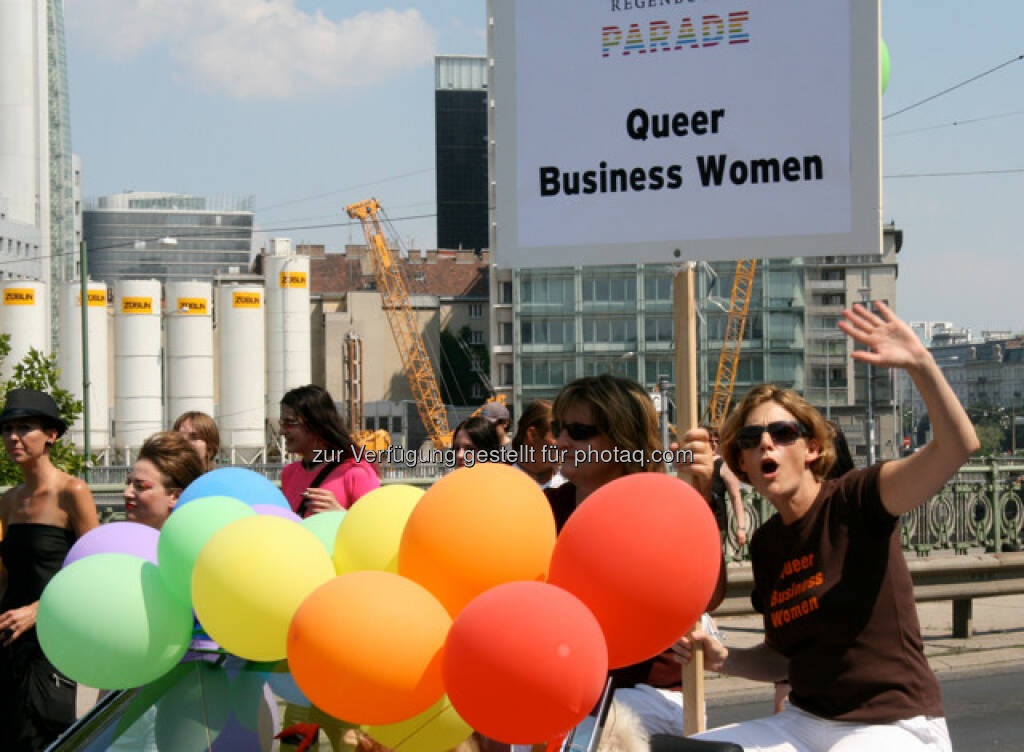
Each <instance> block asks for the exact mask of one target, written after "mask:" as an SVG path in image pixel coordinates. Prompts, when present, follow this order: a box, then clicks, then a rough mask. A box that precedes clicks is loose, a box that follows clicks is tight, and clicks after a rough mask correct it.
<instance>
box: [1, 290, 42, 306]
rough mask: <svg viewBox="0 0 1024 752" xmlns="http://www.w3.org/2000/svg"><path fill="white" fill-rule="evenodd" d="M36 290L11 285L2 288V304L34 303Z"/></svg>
mask: <svg viewBox="0 0 1024 752" xmlns="http://www.w3.org/2000/svg"><path fill="white" fill-rule="evenodd" d="M35 304H36V291H35V290H33V289H32V288H31V287H28V288H24V287H12V288H9V289H7V290H4V305H35Z"/></svg>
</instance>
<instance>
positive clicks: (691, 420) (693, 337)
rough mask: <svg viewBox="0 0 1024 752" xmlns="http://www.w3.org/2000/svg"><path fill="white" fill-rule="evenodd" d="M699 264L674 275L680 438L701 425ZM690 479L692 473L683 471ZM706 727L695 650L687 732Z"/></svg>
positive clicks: (686, 683)
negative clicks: (698, 353) (697, 285)
mask: <svg viewBox="0 0 1024 752" xmlns="http://www.w3.org/2000/svg"><path fill="white" fill-rule="evenodd" d="M696 277H697V272H696V264H695V263H693V262H692V261H691V262H688V263H687V264H686V266H685V267H684V268H683V269H682V270H681V271H679V272H678V273H677V274H675V275H674V276H673V279H672V298H673V308H674V321H673V326H674V330H675V333H676V362H675V376H676V378H675V381H676V429H677V433H678V435H679V437H680V439H681V438H682V437H683V435H684V434H685V433H686V432H687V431H689V430H690V429H692V428H696V427H697V421H698V415H697V303H696V293H695V287H696V285H695V282H696ZM680 477H683V478H686V479H688V474H687V473H684V472H680ZM704 729H705V721H704V653H703V651H701V650H696V651H694V655H693V660H692V661H690V662H689V663H688V664H687V665H685V666H683V733H684V734H686V736H690V735H692V734H696V733H699V732H701V731H703V730H704Z"/></svg>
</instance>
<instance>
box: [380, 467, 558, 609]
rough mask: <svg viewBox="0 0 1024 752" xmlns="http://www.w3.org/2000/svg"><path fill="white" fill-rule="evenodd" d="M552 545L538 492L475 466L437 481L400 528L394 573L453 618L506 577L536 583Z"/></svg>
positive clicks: (509, 472)
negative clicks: (415, 585) (421, 588)
mask: <svg viewBox="0 0 1024 752" xmlns="http://www.w3.org/2000/svg"><path fill="white" fill-rule="evenodd" d="M554 545H555V520H554V517H553V515H552V514H551V507H550V505H549V504H548V500H547V498H546V497H545V496H544V492H543V491H541V490H540V486H538V485H537V483H536V482H535V481H534V480H533V479H532V478H530V476H528V475H527V474H526V473H524V472H523V471H522V470H519V469H517V468H514V467H511V466H509V465H500V464H496V463H486V464H477V465H474V466H473V467H469V468H459V469H458V470H456V471H454V472H452V473H450V474H448V475H446V476H445V477H444V478H442V479H441V480H439V481H438V482H437V483H435V484H434V485H433V486H431V487H430V489H428V490H427V492H426V493H425V494H424V495H423V498H421V499H420V502H419V504H417V505H416V508H415V509H414V510H413V512H412V515H411V516H410V517H409V521H408V522H407V523H406V526H405V532H404V533H403V535H402V544H401V546H400V548H399V552H398V573H399V574H401V575H403V576H404V577H408V578H409V579H411V580H415V581H416V582H418V583H420V584H421V585H423V586H424V587H425V588H427V590H429V591H430V592H431V593H433V594H434V595H435V596H436V597H437V599H438V600H439V601H441V603H443V604H444V607H445V608H447V609H448V613H449V614H451V615H452V616H455V615H456V614H458V613H459V611H461V610H462V609H463V607H465V605H466V604H467V603H469V602H470V601H471V600H472V599H473V598H475V597H476V596H477V595H479V594H480V593H482V592H484V591H485V590H488V589H490V588H492V587H494V586H495V585H500V584H502V583H505V582H512V581H514V580H543V579H544V577H545V575H546V574H547V570H548V564H549V562H550V561H551V551H552V549H553V548H554Z"/></svg>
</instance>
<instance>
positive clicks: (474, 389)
mask: <svg viewBox="0 0 1024 752" xmlns="http://www.w3.org/2000/svg"><path fill="white" fill-rule="evenodd" d="M469 394H470V396H471V397H472V398H473V399H481V398H482V397H483V396H484V388H483V387H482V386H480V382H479V381H474V382H473V386H471V387H470V388H469Z"/></svg>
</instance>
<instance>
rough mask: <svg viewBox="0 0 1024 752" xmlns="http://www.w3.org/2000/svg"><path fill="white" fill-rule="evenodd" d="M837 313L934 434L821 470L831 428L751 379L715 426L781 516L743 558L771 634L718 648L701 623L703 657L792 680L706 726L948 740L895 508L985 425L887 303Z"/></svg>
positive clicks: (892, 745)
mask: <svg viewBox="0 0 1024 752" xmlns="http://www.w3.org/2000/svg"><path fill="white" fill-rule="evenodd" d="M875 307H876V310H875V311H871V310H868V309H867V308H865V307H864V306H861V305H859V304H858V305H855V306H853V308H852V310H848V311H845V312H844V314H843V316H844V320H843V321H842V322H841V323H840V325H839V326H840V328H841V329H842V330H843V331H844V332H846V334H847V335H849V336H850V337H851V338H852V339H853V340H854V341H855V342H857V343H859V344H861V345H864V346H865V348H866V349H863V350H854V352H853V357H854V358H855V359H857V360H861V361H864V362H866V363H870V364H871V365H873V366H876V367H885V368H900V369H903V370H905V371H907V373H908V374H909V375H910V377H911V379H912V380H913V382H914V386H916V387H917V390H918V392H919V393H920V394H921V396H922V397H923V398H924V401H925V405H926V406H927V407H928V415H929V416H930V417H931V419H932V425H933V426H934V429H935V431H934V438H933V439H932V440H931V441H930V442H929V443H928V445H927V446H925V447H923V448H922V449H921V450H920V451H919V452H916V453H914V454H913V455H911V456H909V457H903V458H901V459H898V460H891V461H888V462H881V463H878V464H876V465H873V466H871V467H869V468H866V469H863V470H851V471H849V472H847V473H845V474H844V475H843V476H842V477H841V478H838V479H834V480H829V479H828V474H829V471H830V469H831V468H832V466H833V464H834V463H835V456H836V455H835V445H834V430H833V429H832V428H831V427H830V426H829V424H828V423H826V422H825V419H824V418H823V417H822V416H821V414H820V413H819V412H818V411H817V410H816V409H815V408H814V407H813V406H811V405H810V404H809V403H808V402H807V401H806V400H804V399H803V398H802V397H801V396H799V395H798V394H796V393H795V392H793V391H792V390H789V389H781V388H779V387H776V386H774V385H772V384H764V385H762V386H759V387H755V388H754V389H752V390H751V391H750V392H749V393H748V394H747V395H746V397H744V399H743V401H742V402H741V403H740V405H739V406H738V407H737V408H736V410H735V411H734V412H733V413H732V414H731V415H730V416H729V419H728V421H726V424H725V428H724V429H723V431H722V448H723V455H724V456H725V460H726V462H728V463H729V466H730V467H731V468H732V469H733V471H734V472H735V473H736V475H737V476H739V477H740V478H741V479H742V480H745V481H747V482H749V483H750V484H751V485H753V486H754V488H755V489H756V490H757V492H758V493H760V494H761V495H763V496H764V497H766V498H767V499H768V501H770V502H771V504H772V506H773V507H775V509H776V511H777V512H778V514H776V515H775V516H773V517H771V518H770V519H768V520H767V521H766V522H765V523H764V524H762V525H761V527H760V528H759V529H758V530H757V532H756V533H754V538H753V540H752V541H751V544H750V560H751V566H752V568H753V573H754V596H753V600H754V603H755V606H756V607H757V608H758V610H759V611H761V612H762V614H763V615H764V631H765V640H764V642H763V643H761V644H760V645H758V646H756V647H752V648H747V649H742V648H733V649H729V650H727V649H726V648H725V647H724V646H722V645H721V644H720V643H718V642H717V641H716V640H714V639H713V638H710V637H708V636H707V635H704V634H702V633H700V632H697V631H695V632H694V633H693V635H692V636H691V638H687V639H684V640H682V641H680V643H679V644H678V645H677V646H676V649H677V651H678V652H679V654H680V659H681V660H682V661H684V662H685V661H686V660H689V658H690V657H691V655H692V652H693V649H694V646H695V644H696V645H699V646H700V647H701V648H702V649H703V651H704V655H705V658H706V663H705V666H706V667H707V668H708V670H711V671H718V672H720V673H724V674H732V675H735V676H742V677H744V678H747V679H753V680H760V681H777V680H779V679H783V678H788V680H789V682H790V683H791V685H792V691H791V692H790V695H789V703H788V704H787V705H786V707H785V709H783V711H782V712H781V713H778V714H776V715H773V716H770V717H767V718H761V719H758V720H753V721H746V722H744V723H740V724H737V725H734V726H726V727H723V728H721V729H717V730H713V731H710V732H707V734H702V735H700V738H706V739H714V740H721V741H731V742H735V743H738V744H741V745H742V746H743V747H744V748H746V749H758V750H761V749H771V750H778V752H811V751H812V750H826V749H836V750H838V749H840V748H842V749H843V750H851V751H852V750H876V749H899V750H933V751H934V752H947V751H948V750H949V749H951V743H950V739H949V732H948V730H947V728H946V721H945V718H944V714H943V709H942V693H941V690H940V688H939V682H938V679H936V677H935V674H934V672H933V671H932V669H931V668H930V667H929V665H928V660H927V659H926V657H925V654H924V646H923V643H922V640H921V627H920V624H919V623H918V618H917V609H916V606H915V602H914V587H913V582H912V580H911V577H910V572H909V570H908V569H907V563H906V560H905V559H904V556H903V547H902V544H901V541H900V525H899V519H900V515H902V514H905V513H907V512H909V511H911V510H913V509H915V508H917V507H919V506H920V505H921V504H924V503H925V502H926V501H927V500H928V499H929V498H931V497H932V495H934V494H935V493H937V492H938V491H939V490H941V489H942V487H943V485H945V483H946V481H947V480H949V478H950V477H952V475H953V474H954V473H955V472H956V471H957V469H958V468H959V467H960V466H961V465H962V464H963V463H964V462H966V461H967V458H968V457H969V456H970V455H971V454H972V453H973V452H975V451H976V450H977V449H978V446H979V442H978V437H977V435H976V434H975V431H974V427H973V426H972V425H971V421H970V419H969V418H968V417H967V413H966V412H965V411H964V409H963V407H962V406H961V404H960V401H959V400H958V399H957V397H956V395H955V394H954V392H953V390H952V389H951V388H950V386H949V384H948V383H947V382H946V379H945V377H944V376H943V375H942V371H941V370H940V369H939V367H938V366H937V365H936V363H935V359H934V358H933V357H932V354H931V353H930V352H928V350H927V349H926V348H925V347H924V345H922V344H921V342H920V340H918V338H917V337H916V336H915V335H914V333H913V332H912V331H911V329H910V327H909V326H907V324H906V323H905V322H903V321H901V320H900V319H898V318H897V317H896V316H895V314H893V313H892V311H890V310H889V308H888V306H886V305H885V304H884V303H876V304H875Z"/></svg>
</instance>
